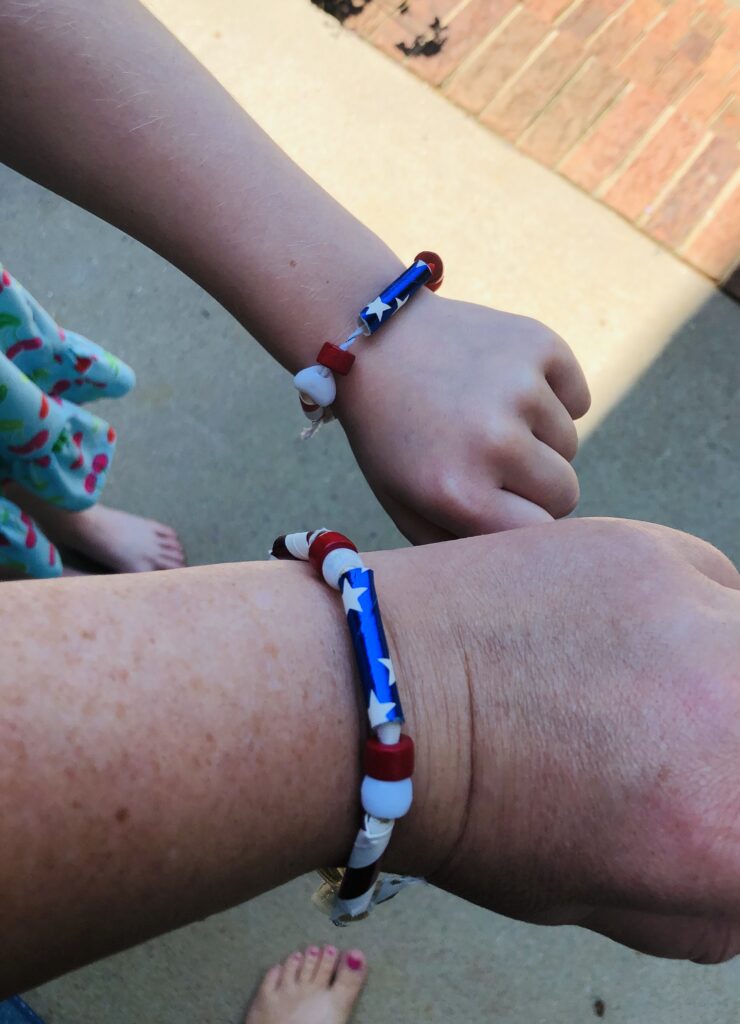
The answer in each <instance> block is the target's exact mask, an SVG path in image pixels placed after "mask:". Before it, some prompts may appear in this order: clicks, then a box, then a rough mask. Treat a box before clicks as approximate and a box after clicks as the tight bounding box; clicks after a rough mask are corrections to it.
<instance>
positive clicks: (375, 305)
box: [293, 251, 444, 437]
mask: <svg viewBox="0 0 740 1024" xmlns="http://www.w3.org/2000/svg"><path fill="white" fill-rule="evenodd" d="M443 277H444V266H443V264H442V260H441V259H440V258H439V256H438V255H437V254H436V253H435V252H427V251H425V252H420V253H419V254H418V256H417V257H416V259H415V260H414V262H413V264H412V265H411V266H410V267H409V268H408V270H404V272H403V273H402V274H401V276H400V277H397V278H396V280H395V281H392V282H391V283H390V284H389V285H388V287H387V288H384V289H383V291H382V292H381V293H380V295H378V296H377V298H375V299H373V301H372V302H369V303H368V304H367V306H365V307H364V309H363V310H362V311H361V312H360V315H359V316H358V318H357V329H356V330H355V331H353V332H352V334H350V336H349V337H348V338H347V340H346V341H343V342H342V344H341V345H334V344H333V343H332V342H330V341H327V342H326V343H325V344H324V345H322V346H321V349H320V351H319V354H318V355H317V356H316V363H315V364H314V365H313V366H307V367H306V368H305V370H301V371H300V372H299V373H297V374H296V375H295V377H294V378H293V384H294V386H295V387H296V388H297V390H298V398H299V401H300V403H301V409H302V410H303V413H304V415H305V416H306V418H307V419H309V420H310V421H311V426H310V427H307V428H306V430H304V431H303V435H302V436H303V437H311V435H312V434H313V433H315V432H316V430H318V428H319V427H320V426H321V424H322V423H326V422H328V421H329V420H330V419H332V413H331V405H332V403H333V402H334V399H335V398H336V396H337V384H336V381H335V379H334V374H335V373H338V374H340V376H342V377H345V376H346V375H347V374H348V373H349V371H350V370H351V369H352V365H353V363H354V361H355V356H354V353H352V352H350V351H349V349H350V348H351V346H352V345H354V343H355V342H356V341H357V339H358V338H360V337H361V336H362V335H365V336H366V337H368V338H369V337H370V336H371V335H373V334H375V332H376V331H377V330H378V328H379V327H382V326H383V324H384V323H387V322H388V320H390V318H391V317H392V316H393V315H394V314H395V313H397V312H398V311H399V309H401V308H402V307H403V306H405V305H406V303H407V302H408V301H409V299H410V298H412V296H414V295H415V294H416V293H417V292H418V291H419V289H420V288H421V287H422V286H425V287H427V288H428V289H429V290H430V291H432V292H436V291H437V289H438V288H440V287H441V285H442V281H443Z"/></svg>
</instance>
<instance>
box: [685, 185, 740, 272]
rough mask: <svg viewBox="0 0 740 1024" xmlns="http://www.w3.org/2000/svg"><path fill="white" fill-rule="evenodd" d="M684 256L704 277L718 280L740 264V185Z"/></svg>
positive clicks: (686, 250)
mask: <svg viewBox="0 0 740 1024" xmlns="http://www.w3.org/2000/svg"><path fill="white" fill-rule="evenodd" d="M683 255H684V256H685V257H686V259H687V260H690V261H691V262H692V263H693V264H694V265H695V266H697V267H699V268H700V270H703V271H704V273H705V274H709V276H710V277H714V278H717V279H718V278H720V277H722V276H723V275H724V274H726V273H727V272H728V270H730V269H732V268H734V267H735V265H736V264H737V263H740V184H739V185H737V186H736V187H735V189H734V190H733V191H732V192H731V193H730V195H729V196H728V197H727V199H725V201H724V203H723V204H722V205H721V206H720V207H719V209H718V210H716V211H715V213H714V216H713V217H712V219H711V220H710V222H709V223H708V224H707V225H706V227H704V228H702V230H701V231H700V232H699V234H698V235H697V236H696V238H695V239H694V240H693V242H691V244H690V245H689V246H688V248H686V249H685V250H684V252H683Z"/></svg>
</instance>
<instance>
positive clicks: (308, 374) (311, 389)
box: [293, 366, 337, 406]
mask: <svg viewBox="0 0 740 1024" xmlns="http://www.w3.org/2000/svg"><path fill="white" fill-rule="evenodd" d="M293 385H294V387H296V388H297V389H298V391H302V392H303V394H304V395H305V396H306V397H307V399H308V400H309V401H311V402H313V403H314V405H323V406H327V405H331V404H332V402H333V401H334V399H335V398H336V397H337V385H336V383H335V381H334V374H333V373H332V372H331V370H329V369H327V367H325V366H307V367H306V369H305V370H301V371H300V373H297V374H296V375H295V377H294V378H293Z"/></svg>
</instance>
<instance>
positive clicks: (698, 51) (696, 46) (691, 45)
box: [678, 31, 712, 64]
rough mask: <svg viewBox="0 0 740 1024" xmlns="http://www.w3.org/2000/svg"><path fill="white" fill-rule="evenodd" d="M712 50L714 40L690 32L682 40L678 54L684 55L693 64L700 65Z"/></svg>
mask: <svg viewBox="0 0 740 1024" xmlns="http://www.w3.org/2000/svg"><path fill="white" fill-rule="evenodd" d="M711 49H712V40H711V39H709V38H708V37H707V36H705V35H702V33H701V32H696V31H694V32H689V33H688V35H686V36H684V37H683V39H682V40H681V44H680V46H679V47H678V53H683V54H685V55H686V57H688V59H689V60H690V61H691V62H692V64H699V63H701V61H703V60H704V58H705V57H706V56H707V55H708V54H709V52H710V51H711Z"/></svg>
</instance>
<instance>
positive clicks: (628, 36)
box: [589, 0, 662, 66]
mask: <svg viewBox="0 0 740 1024" xmlns="http://www.w3.org/2000/svg"><path fill="white" fill-rule="evenodd" d="M661 11H662V7H661V6H660V4H659V3H658V0H634V2H633V3H631V4H630V5H629V7H625V9H624V10H623V11H621V12H620V13H619V15H618V16H617V17H616V18H615V19H614V21H612V22H611V24H610V25H607V27H606V28H605V29H604V30H603V31H602V32H599V34H598V35H597V36H596V37H595V38H594V39H592V40H591V43H590V44H589V50H590V52H591V53H593V55H594V56H595V57H599V58H601V60H603V61H605V62H606V63H607V64H609V65H612V66H615V65H617V64H618V63H619V62H620V61H621V60H622V59H623V58H624V57H625V56H626V55H627V53H628V52H629V50H630V49H631V48H632V46H633V45H634V44H635V43H636V42H637V40H638V39H639V38H640V36H641V35H642V33H643V32H644V30H645V28H646V26H647V25H649V24H650V23H651V22H652V21H653V20H654V19H655V18H656V17H657V16H658V15H659V14H660V13H661Z"/></svg>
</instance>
